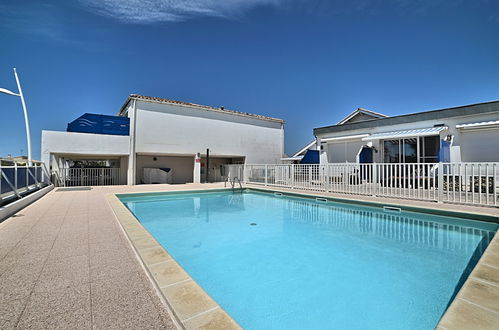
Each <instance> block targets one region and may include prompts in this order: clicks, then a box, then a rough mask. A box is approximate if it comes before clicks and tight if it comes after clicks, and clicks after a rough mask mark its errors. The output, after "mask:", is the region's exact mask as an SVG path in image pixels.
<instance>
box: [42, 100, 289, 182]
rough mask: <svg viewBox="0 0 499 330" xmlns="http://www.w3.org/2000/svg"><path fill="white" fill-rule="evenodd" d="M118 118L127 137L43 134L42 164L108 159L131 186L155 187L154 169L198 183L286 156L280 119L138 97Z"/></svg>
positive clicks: (62, 165)
mask: <svg viewBox="0 0 499 330" xmlns="http://www.w3.org/2000/svg"><path fill="white" fill-rule="evenodd" d="M118 116H120V117H127V118H129V133H128V134H127V135H109V134H95V133H82V132H60V131H42V161H43V162H44V163H45V164H46V166H47V168H50V169H51V171H52V172H56V173H57V172H60V171H62V169H63V168H67V167H70V166H72V164H75V163H76V162H78V161H99V160H105V163H106V164H107V165H106V166H114V167H118V168H119V169H120V171H119V173H120V174H119V175H120V183H122V184H125V183H126V184H129V185H134V184H141V183H151V182H149V180H148V179H147V173H149V172H148V171H149V170H150V169H153V170H155V169H162V170H167V171H168V173H169V181H168V182H169V183H189V182H195V183H197V182H204V181H209V182H216V181H221V180H222V179H223V176H224V173H223V169H222V168H223V167H222V165H224V164H244V163H261V164H270V163H277V162H279V161H280V158H281V157H282V155H283V153H284V121H283V120H281V119H276V118H271V117H266V116H260V115H254V114H248V113H241V112H236V111H231V110H226V109H224V108H223V107H221V108H214V107H209V106H203V105H197V104H192V103H186V102H178V101H172V100H167V99H162V98H155V97H147V96H142V95H136V94H132V95H130V96H129V97H128V98H127V100H126V101H125V103H124V105H123V106H122V107H121V109H120V111H119V113H118ZM207 153H209V160H208V159H207V157H206V156H207ZM170 171H171V172H170ZM207 173H208V177H207V176H206V174H207ZM153 181H154V180H153Z"/></svg>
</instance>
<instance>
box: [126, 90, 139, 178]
mask: <svg viewBox="0 0 499 330" xmlns="http://www.w3.org/2000/svg"><path fill="white" fill-rule="evenodd" d="M136 102H137V101H136V100H132V107H131V108H130V109H128V118H130V154H129V155H128V173H127V184H128V185H129V186H133V185H135V181H136V180H135V178H136V174H135V172H136V169H135V165H136V163H137V155H136V154H135V131H136V124H137V108H136Z"/></svg>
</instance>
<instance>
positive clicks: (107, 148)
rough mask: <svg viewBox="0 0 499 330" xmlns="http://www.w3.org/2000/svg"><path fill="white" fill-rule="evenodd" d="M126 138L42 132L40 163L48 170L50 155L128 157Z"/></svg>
mask: <svg viewBox="0 0 499 330" xmlns="http://www.w3.org/2000/svg"><path fill="white" fill-rule="evenodd" d="M129 149H130V140H129V137H128V136H121V135H104V134H89V133H74V132H57V131H42V152H41V154H42V161H43V162H44V163H45V165H46V166H47V168H49V165H50V164H49V162H50V154H68V155H69V154H71V155H107V156H124V155H128V153H129Z"/></svg>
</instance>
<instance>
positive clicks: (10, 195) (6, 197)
mask: <svg viewBox="0 0 499 330" xmlns="http://www.w3.org/2000/svg"><path fill="white" fill-rule="evenodd" d="M49 184H51V182H50V176H49V174H48V172H47V170H46V168H45V166H44V165H43V164H42V163H35V164H33V165H32V166H28V165H18V164H16V163H13V164H12V165H9V166H5V165H1V164H0V205H2V204H5V203H7V202H9V201H11V200H12V199H15V198H21V197H23V196H24V195H26V194H28V193H31V192H32V191H35V190H38V189H40V188H43V187H45V186H47V185H49Z"/></svg>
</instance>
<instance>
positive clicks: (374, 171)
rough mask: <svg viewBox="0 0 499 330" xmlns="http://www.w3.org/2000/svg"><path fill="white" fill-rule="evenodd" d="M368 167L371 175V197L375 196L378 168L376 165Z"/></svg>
mask: <svg viewBox="0 0 499 330" xmlns="http://www.w3.org/2000/svg"><path fill="white" fill-rule="evenodd" d="M370 166H371V174H372V178H371V180H372V186H371V187H372V190H371V194H372V195H373V196H376V188H377V187H378V166H376V163H372V164H371V165H370Z"/></svg>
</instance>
